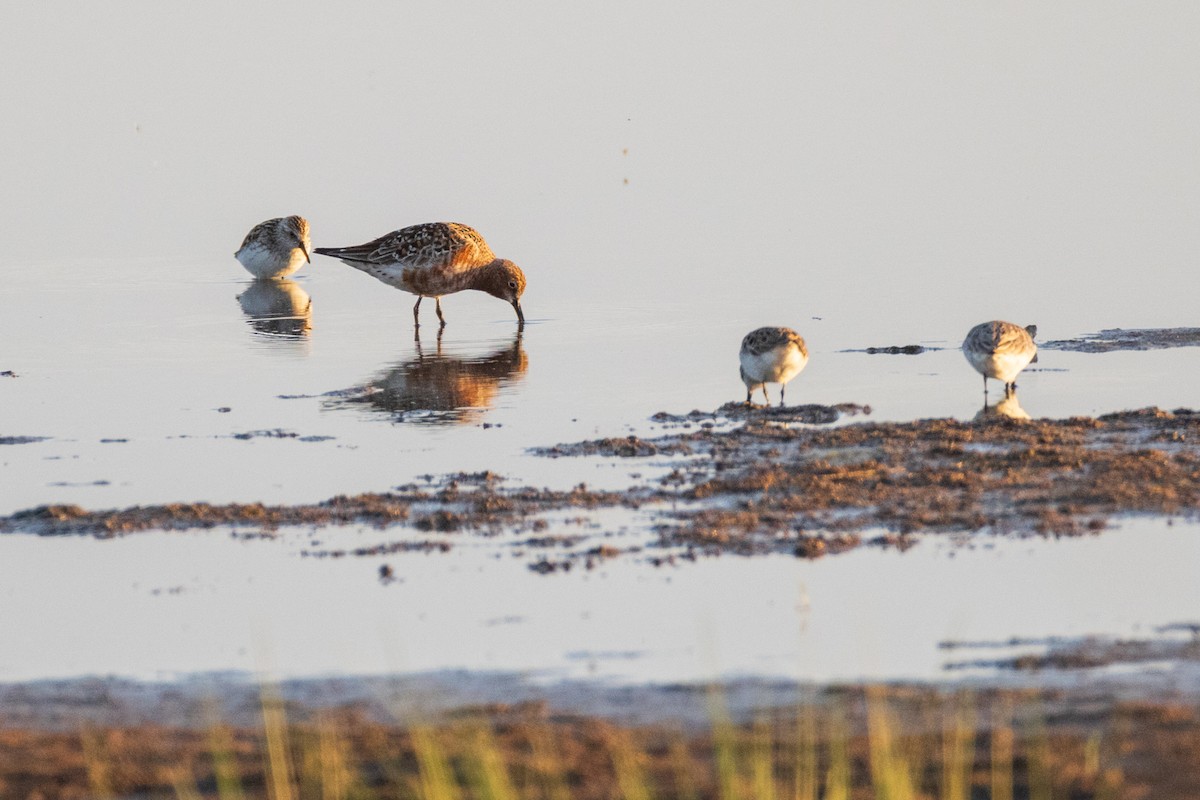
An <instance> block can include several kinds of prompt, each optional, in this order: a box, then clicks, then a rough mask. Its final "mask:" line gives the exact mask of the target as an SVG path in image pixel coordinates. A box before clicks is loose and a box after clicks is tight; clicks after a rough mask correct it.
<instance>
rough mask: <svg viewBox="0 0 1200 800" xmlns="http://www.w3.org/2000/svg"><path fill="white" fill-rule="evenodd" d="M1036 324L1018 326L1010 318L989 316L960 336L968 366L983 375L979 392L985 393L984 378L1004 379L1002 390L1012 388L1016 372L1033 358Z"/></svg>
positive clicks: (1014, 384) (1034, 355)
mask: <svg viewBox="0 0 1200 800" xmlns="http://www.w3.org/2000/svg"><path fill="white" fill-rule="evenodd" d="M1035 336H1037V325H1029V326H1026V327H1024V328H1022V327H1021V326H1020V325H1014V324H1013V323H1011V322H1002V321H1001V320H992V321H991V322H981V323H980V324H978V325H976V326H975V327H974V328H971V331H970V332H969V333H968V334H967V338H966V339H964V340H963V344H962V351H963V355H964V356H966V357H967V361H970V362H971V366H972V367H974V368H975V370H976V371H977V372H978V373H979V374H981V375H983V393H984V394H985V395H986V394H987V379H988V378H995V379H996V380H998V381H1004V394H1005V396H1007V395H1010V394H1012V393H1013V391H1015V390H1016V388H1017V384H1016V380H1017V375H1018V374H1019V373H1020V372H1021V370H1023V369H1025V367H1027V366H1029V363H1030V362H1031V361H1037V345H1036V344H1034V343H1033V338H1034V337H1035Z"/></svg>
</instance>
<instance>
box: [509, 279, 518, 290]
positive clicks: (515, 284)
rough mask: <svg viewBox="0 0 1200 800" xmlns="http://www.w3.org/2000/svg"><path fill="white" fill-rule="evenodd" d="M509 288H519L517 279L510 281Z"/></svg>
mask: <svg viewBox="0 0 1200 800" xmlns="http://www.w3.org/2000/svg"><path fill="white" fill-rule="evenodd" d="M508 288H510V289H515V288H517V282H516V281H509V282H508Z"/></svg>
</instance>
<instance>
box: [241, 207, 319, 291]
mask: <svg viewBox="0 0 1200 800" xmlns="http://www.w3.org/2000/svg"><path fill="white" fill-rule="evenodd" d="M311 248H312V242H311V241H310V240H309V238H308V220H306V219H305V218H304V217H299V216H296V215H294V214H293V215H292V216H290V217H277V218H275V219H269V220H267V221H266V222H260V223H258V224H257V225H255V226H254V227H253V228H251V229H250V232H249V233H247V234H246V238H245V239H243V240H242V246H241V247H239V248H238V250H237V252H236V253H234V254H233V255H234V257H235V258H237V260H238V261H240V262H242V266H243V267H245V268H246V270H247V271H249V273H250V274H251V275H253V276H254V277H256V278H259V279H266V278H284V277H287V276H288V275H291V274H292V273H293V272H295V271H296V270H298V269H300V267H302V266H304V262H306V261H308V262H309V263H311V259H310V258H309V257H308V253H309V250H310V249H311Z"/></svg>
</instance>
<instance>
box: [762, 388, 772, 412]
mask: <svg viewBox="0 0 1200 800" xmlns="http://www.w3.org/2000/svg"><path fill="white" fill-rule="evenodd" d="M762 387H763V402H764V403H766V404H767V407H768V408H770V406H771V395H769V394H767V384H765V383H764V384H763V385H762Z"/></svg>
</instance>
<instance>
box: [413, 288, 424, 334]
mask: <svg viewBox="0 0 1200 800" xmlns="http://www.w3.org/2000/svg"><path fill="white" fill-rule="evenodd" d="M423 299H424V298H422V297H421V295H417V304H416V305H414V306H413V325H416V326H417V327H418V328H419V327H421V300H423Z"/></svg>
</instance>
